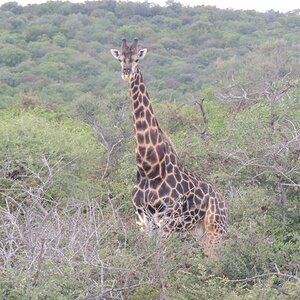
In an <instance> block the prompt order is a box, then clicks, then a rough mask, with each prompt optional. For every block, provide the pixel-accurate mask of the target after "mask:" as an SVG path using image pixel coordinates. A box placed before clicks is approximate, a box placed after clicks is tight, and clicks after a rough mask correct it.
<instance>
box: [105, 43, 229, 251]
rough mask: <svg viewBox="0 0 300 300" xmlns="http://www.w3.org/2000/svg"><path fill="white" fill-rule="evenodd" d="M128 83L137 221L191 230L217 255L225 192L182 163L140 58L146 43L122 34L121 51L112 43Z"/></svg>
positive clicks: (171, 229)
mask: <svg viewBox="0 0 300 300" xmlns="http://www.w3.org/2000/svg"><path fill="white" fill-rule="evenodd" d="M111 53H112V55H113V56H114V58H116V59H118V60H119V62H120V63H121V67H122V79H123V80H125V81H127V82H128V83H129V87H130V95H131V105H132V115H133V121H134V136H135V145H136V146H135V155H136V163H137V175H136V183H135V186H134V189H133V193H132V202H133V205H134V208H135V213H136V217H137V221H136V223H137V224H138V225H140V226H141V228H142V229H143V230H144V231H146V232H148V233H150V232H153V231H154V230H155V229H160V230H161V232H163V236H164V237H165V238H168V237H169V236H170V235H171V234H172V233H173V232H176V231H189V232H191V233H192V235H193V236H194V237H195V238H196V240H197V242H198V243H199V246H200V247H201V248H202V249H203V252H204V254H205V255H207V256H211V255H214V253H215V250H216V248H218V246H219V245H220V240H221V237H222V235H223V234H224V233H225V230H226V223H227V209H226V203H225V201H224V199H223V197H222V196H221V194H220V192H219V191H218V190H217V189H216V188H215V187H214V186H213V185H212V184H211V183H210V182H208V181H206V180H204V179H202V178H201V177H200V176H198V175H196V174H194V173H192V172H190V171H189V170H187V169H186V167H185V166H184V165H183V164H182V163H181V161H180V159H179V158H178V155H177V153H176V151H175V148H174V146H173V144H172V142H171V141H170V139H169V138H168V137H167V135H166V134H165V133H164V132H163V130H162V129H161V127H160V126H159V123H158V120H157V118H156V116H155V114H154V111H153V108H152V104H151V102H150V98H149V94H148V92H147V90H146V87H145V84H144V81H143V76H142V73H141V70H140V68H139V65H138V62H139V60H141V59H143V58H144V57H145V55H146V53H147V49H146V48H144V49H140V50H138V39H137V38H135V39H134V42H133V44H132V45H131V46H128V45H127V41H126V39H122V44H121V51H119V50H117V49H111Z"/></svg>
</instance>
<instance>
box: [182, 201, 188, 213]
mask: <svg viewBox="0 0 300 300" xmlns="http://www.w3.org/2000/svg"><path fill="white" fill-rule="evenodd" d="M187 210H188V204H187V202H184V203H183V204H182V212H183V213H185V212H187Z"/></svg>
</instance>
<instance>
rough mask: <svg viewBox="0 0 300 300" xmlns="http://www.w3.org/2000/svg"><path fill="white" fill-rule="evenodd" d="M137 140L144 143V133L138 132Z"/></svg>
mask: <svg viewBox="0 0 300 300" xmlns="http://www.w3.org/2000/svg"><path fill="white" fill-rule="evenodd" d="M137 141H138V143H139V144H144V142H145V139H144V135H143V134H141V133H138V134H137Z"/></svg>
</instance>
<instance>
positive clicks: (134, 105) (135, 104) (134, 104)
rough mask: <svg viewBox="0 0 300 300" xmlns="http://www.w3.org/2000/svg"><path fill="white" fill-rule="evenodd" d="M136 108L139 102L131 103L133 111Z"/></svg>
mask: <svg viewBox="0 0 300 300" xmlns="http://www.w3.org/2000/svg"><path fill="white" fill-rule="evenodd" d="M138 106H139V102H138V101H134V102H133V109H137V107H138Z"/></svg>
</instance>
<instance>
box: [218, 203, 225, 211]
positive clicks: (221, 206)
mask: <svg viewBox="0 0 300 300" xmlns="http://www.w3.org/2000/svg"><path fill="white" fill-rule="evenodd" d="M224 207H225V203H224V202H223V201H221V202H219V208H220V209H223V208H224Z"/></svg>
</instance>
